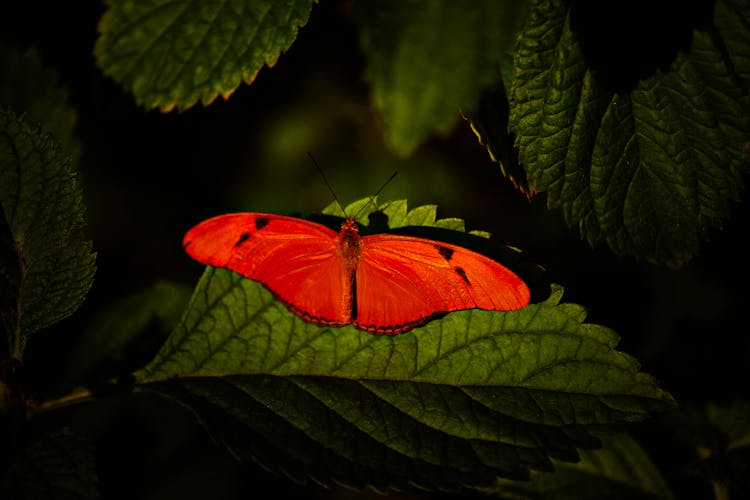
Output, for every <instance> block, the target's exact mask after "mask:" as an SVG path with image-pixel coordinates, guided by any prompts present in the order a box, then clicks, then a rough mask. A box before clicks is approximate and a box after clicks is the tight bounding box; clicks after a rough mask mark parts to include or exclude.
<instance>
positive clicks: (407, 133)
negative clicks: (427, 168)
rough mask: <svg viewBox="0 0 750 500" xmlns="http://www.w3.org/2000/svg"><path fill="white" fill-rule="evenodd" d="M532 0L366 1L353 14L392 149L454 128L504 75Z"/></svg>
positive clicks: (398, 149)
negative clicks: (528, 0)
mask: <svg viewBox="0 0 750 500" xmlns="http://www.w3.org/2000/svg"><path fill="white" fill-rule="evenodd" d="M525 11H526V9H525V2H513V1H497V0H481V1H476V2H472V3H471V4H466V3H462V2H451V1H449V0H439V1H433V0H417V1H410V2H404V1H400V0H399V1H397V0H392V1H389V2H383V1H361V2H355V4H354V15H355V17H356V19H357V21H358V23H359V25H360V27H361V44H362V47H363V50H364V51H365V54H366V56H367V69H366V75H367V78H368V79H369V81H370V83H371V84H372V87H373V97H374V102H375V107H376V108H377V110H378V112H379V113H380V115H381V117H382V119H383V122H384V125H385V129H386V136H387V139H388V141H389V143H390V145H391V147H392V149H393V150H394V151H395V152H397V153H399V154H401V155H407V154H409V153H410V152H411V151H413V150H414V149H415V148H416V147H417V146H419V144H420V143H421V142H423V141H424V140H426V139H427V138H428V137H430V136H431V135H433V134H445V133H447V132H449V131H450V130H451V128H453V127H454V126H455V125H456V123H457V121H458V120H457V119H458V116H459V115H458V112H459V109H461V108H467V107H469V108H473V107H474V105H475V103H476V101H477V99H478V96H479V93H480V91H481V90H482V89H483V88H486V87H488V86H489V85H491V84H492V83H494V82H496V81H497V80H498V79H499V78H500V64H501V59H502V58H503V55H504V52H505V51H506V50H507V49H508V48H509V46H510V45H511V44H512V42H513V35H514V33H515V28H516V26H517V25H518V24H519V20H520V19H522V18H523V16H524V14H525Z"/></svg>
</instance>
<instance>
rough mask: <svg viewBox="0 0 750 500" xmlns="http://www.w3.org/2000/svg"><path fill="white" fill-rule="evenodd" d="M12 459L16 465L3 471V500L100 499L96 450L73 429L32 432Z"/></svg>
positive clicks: (0, 487) (0, 477) (0, 492)
mask: <svg viewBox="0 0 750 500" xmlns="http://www.w3.org/2000/svg"><path fill="white" fill-rule="evenodd" d="M9 451H10V450H3V453H4V454H7V453H9ZM4 458H8V457H7V455H6V457H4ZM12 458H13V462H12V465H11V466H10V467H8V468H4V469H3V470H0V497H1V498H29V499H31V498H40V499H41V498H45V499H47V498H48V499H61V500H62V499H71V500H73V499H88V498H92V499H93V498H98V497H99V495H98V491H97V484H96V483H97V477H96V468H95V463H94V450H93V447H92V446H91V444H90V443H89V442H88V441H86V440H85V439H83V438H81V437H80V436H77V435H76V434H74V433H72V432H71V431H70V430H69V429H62V430H59V431H55V432H45V431H40V430H36V429H31V430H30V431H29V436H28V438H27V443H26V445H25V447H24V448H23V449H22V450H20V453H19V454H18V455H16V456H14V457H12Z"/></svg>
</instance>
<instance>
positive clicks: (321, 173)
mask: <svg viewBox="0 0 750 500" xmlns="http://www.w3.org/2000/svg"><path fill="white" fill-rule="evenodd" d="M307 156H309V157H310V160H312V162H313V165H315V168H317V169H318V173H319V174H320V177H322V178H323V182H324V183H325V185H326V187H327V188H328V191H330V192H331V195H332V196H333V199H334V200H336V203H338V204H339V208H340V209H341V213H343V214H344V216H346V210H344V205H342V204H341V200H339V197H338V196H336V191H334V190H333V187H331V183H330V182H328V178H327V177H326V174H325V172H323V169H322V168H320V165H318V162H317V161H315V157H314V156H313V155H312V153H311V152H309V151H308V152H307Z"/></svg>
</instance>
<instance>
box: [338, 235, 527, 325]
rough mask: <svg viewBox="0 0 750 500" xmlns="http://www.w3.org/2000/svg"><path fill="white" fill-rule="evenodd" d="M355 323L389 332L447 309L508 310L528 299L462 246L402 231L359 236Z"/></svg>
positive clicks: (508, 274)
mask: <svg viewBox="0 0 750 500" xmlns="http://www.w3.org/2000/svg"><path fill="white" fill-rule="evenodd" d="M356 283H357V285H356V288H357V290H356V300H357V306H356V317H355V318H354V319H353V323H354V325H355V326H356V327H357V328H359V329H362V330H367V331H370V332H373V333H386V334H389V335H394V334H397V333H402V332H405V331H407V330H410V329H412V328H414V327H415V326H419V325H422V324H424V323H426V322H428V321H429V320H430V319H432V318H434V317H436V316H439V315H441V314H443V313H446V312H451V311H459V310H462V309H475V308H477V309H487V310H497V311H507V310H514V309H520V308H522V307H524V306H526V305H527V304H528V303H529V299H530V296H531V294H530V292H529V288H528V287H527V286H526V284H525V283H524V282H523V281H522V280H521V279H520V278H519V277H518V276H516V275H515V274H514V273H513V272H512V271H510V270H509V269H508V268H506V267H505V266H503V265H502V264H500V263H498V262H495V261H494V260H492V259H490V258H488V257H486V256H484V255H481V254H479V253H476V252H473V251H471V250H468V249H466V248H463V247H459V246H456V245H450V244H447V243H442V242H437V241H432V240H427V239H423V238H415V237H409V236H401V235H387V234H382V235H372V236H365V237H363V238H362V246H361V249H360V260H359V265H358V267H357V272H356Z"/></svg>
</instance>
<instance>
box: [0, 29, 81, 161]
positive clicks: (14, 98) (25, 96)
mask: <svg viewBox="0 0 750 500" xmlns="http://www.w3.org/2000/svg"><path fill="white" fill-rule="evenodd" d="M0 68H2V71H0V107H5V106H9V107H10V109H12V110H13V111H15V112H16V114H18V115H22V114H23V115H25V116H24V118H25V120H26V121H27V122H29V123H31V124H37V123H39V124H41V126H42V128H44V130H47V131H48V132H50V133H51V134H52V135H53V136H54V137H55V138H56V139H57V140H59V141H60V142H61V143H62V144H63V147H64V149H65V151H66V152H67V153H68V154H70V155H71V156H72V157H73V164H75V163H76V159H77V157H78V150H79V149H80V145H79V143H78V140H77V138H76V137H75V135H74V129H75V122H76V113H75V111H74V110H73V109H72V108H70V107H69V106H68V89H67V88H65V87H62V86H60V85H59V84H58V81H59V77H58V75H57V72H56V71H55V70H53V69H52V68H49V67H46V66H44V65H43V64H42V61H41V60H40V58H39V54H38V53H37V51H36V50H33V49H30V50H26V51H24V52H21V51H18V50H14V49H12V48H11V47H8V46H7V45H6V44H5V43H3V42H2V41H0Z"/></svg>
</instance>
